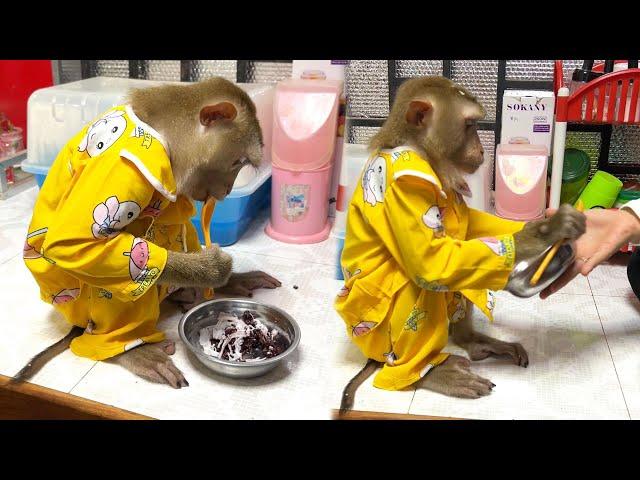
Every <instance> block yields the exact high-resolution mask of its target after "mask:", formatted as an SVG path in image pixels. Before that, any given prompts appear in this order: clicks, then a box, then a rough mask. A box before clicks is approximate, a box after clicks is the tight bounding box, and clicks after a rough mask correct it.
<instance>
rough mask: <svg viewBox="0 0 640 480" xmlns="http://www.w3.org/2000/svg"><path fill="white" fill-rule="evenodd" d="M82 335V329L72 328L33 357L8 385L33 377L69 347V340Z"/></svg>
mask: <svg viewBox="0 0 640 480" xmlns="http://www.w3.org/2000/svg"><path fill="white" fill-rule="evenodd" d="M83 333H84V329H82V328H80V327H77V326H74V327H73V328H72V329H71V331H70V332H69V333H67V335H66V336H65V337H64V338H63V339H61V340H58V341H57V342H56V343H54V344H53V345H51V346H50V347H47V348H45V349H44V350H43V351H41V352H40V353H38V354H37V355H36V356H35V357H33V358H32V359H31V360H29V362H28V363H27V364H26V365H25V366H24V367H23V368H22V370H20V371H19V372H18V373H16V374H15V375H14V376H13V377H12V378H11V380H9V383H10V384H12V383H19V382H25V381H27V380H29V379H30V378H31V377H33V376H34V375H35V374H36V373H38V372H39V371H40V369H41V368H42V367H44V366H45V365H46V364H47V363H48V362H49V361H50V360H51V359H52V358H54V357H55V356H57V355H59V354H61V353H62V352H64V351H65V350H66V349H67V348H69V345H70V344H71V340H73V339H74V338H76V337H79V336H80V335H82V334H83Z"/></svg>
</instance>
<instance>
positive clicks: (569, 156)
mask: <svg viewBox="0 0 640 480" xmlns="http://www.w3.org/2000/svg"><path fill="white" fill-rule="evenodd" d="M590 167H591V160H590V159H589V155H587V154H586V153H585V152H583V151H582V150H578V149H577V148H567V149H566V150H565V151H564V164H563V167H562V188H561V190H560V203H561V204H563V203H568V204H570V205H573V204H574V203H575V202H576V200H578V197H579V196H580V194H581V193H582V190H583V189H584V187H585V186H586V185H587V180H588V178H589V169H590ZM549 174H551V163H550V164H549Z"/></svg>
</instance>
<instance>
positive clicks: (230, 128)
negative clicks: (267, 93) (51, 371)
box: [13, 77, 281, 388]
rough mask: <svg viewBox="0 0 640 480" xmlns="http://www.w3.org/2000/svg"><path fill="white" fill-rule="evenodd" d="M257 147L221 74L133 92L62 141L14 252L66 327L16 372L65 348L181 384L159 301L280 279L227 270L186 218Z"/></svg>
mask: <svg viewBox="0 0 640 480" xmlns="http://www.w3.org/2000/svg"><path fill="white" fill-rule="evenodd" d="M263 147H264V143H263V141H262V130H261V128H260V124H259V122H258V118H257V111H256V107H255V104H254V103H253V101H252V100H251V98H250V97H249V95H248V94H247V93H246V92H245V91H244V90H242V89H241V88H239V87H238V86H237V85H234V84H233V83H231V82H229V81H227V80H225V79H223V78H220V77H213V78H210V79H208V80H205V81H202V82H198V83H193V84H184V85H174V84H168V85H160V86H157V87H150V88H143V89H134V90H132V91H131V92H130V93H129V95H128V99H127V104H126V105H123V106H117V107H113V108H111V109H109V110H108V111H106V112H104V113H103V114H101V115H100V116H99V117H98V118H96V119H94V120H93V121H92V122H91V123H90V124H89V125H87V126H85V127H84V128H83V129H82V130H81V131H80V132H78V134H77V135H75V136H74V137H73V138H72V139H70V140H69V142H68V143H67V144H66V145H65V146H64V147H63V149H62V151H60V153H59V154H58V156H57V157H56V159H55V160H54V162H53V164H52V165H51V168H50V170H49V173H48V175H47V178H46V180H45V182H44V184H43V186H42V188H41V189H40V194H39V195H38V198H37V200H36V204H35V207H34V210H33V217H32V220H31V223H30V225H29V229H28V234H27V239H26V242H25V245H24V254H23V257H24V261H25V263H26V265H27V267H28V268H29V270H30V271H31V273H32V274H33V276H34V278H35V280H36V281H37V283H38V285H39V287H40V296H41V298H42V299H43V300H44V301H46V302H49V303H51V304H53V306H54V307H55V308H56V309H57V310H58V311H60V312H61V313H62V314H63V315H64V317H65V318H66V320H67V321H68V322H70V323H72V324H73V325H74V327H73V328H72V329H71V331H70V332H69V334H67V335H66V336H65V337H64V338H63V339H62V340H60V341H58V342H56V343H55V344H53V345H52V346H50V347H49V348H47V349H46V350H43V351H42V352H40V353H38V354H37V355H36V356H35V357H33V358H32V359H31V361H29V362H28V363H27V365H26V366H25V367H24V368H23V369H21V370H20V371H19V372H18V373H17V374H16V375H14V376H13V381H14V382H19V381H24V380H28V379H29V378H31V377H32V376H33V375H34V374H35V373H36V372H37V371H39V369H40V368H42V367H43V366H44V365H45V364H46V363H47V362H48V361H49V360H50V359H51V358H53V357H54V356H55V355H57V354H59V353H60V352H62V351H64V350H65V349H66V348H67V347H70V348H71V350H72V351H73V352H74V353H76V354H77V355H80V356H83V357H88V358H91V359H94V360H102V359H106V358H113V359H114V362H115V363H118V364H120V365H121V366H123V367H124V368H126V369H128V370H130V371H131V372H133V373H134V374H136V375H139V376H141V377H143V378H145V379H147V380H151V381H154V382H161V383H167V384H169V385H171V386H172V387H174V388H182V387H185V386H188V382H187V381H186V379H185V378H184V375H183V374H182V372H180V370H179V369H178V368H177V367H176V366H175V364H174V363H173V361H172V360H171V358H170V355H172V354H173V353H174V352H175V350H176V349H175V343H174V342H172V341H169V340H163V339H164V334H163V333H162V332H161V331H160V330H158V328H157V326H156V322H157V320H158V316H159V309H160V302H161V301H162V299H164V298H165V297H167V296H168V295H169V294H171V295H172V297H173V299H174V300H176V301H180V302H182V303H194V302H196V301H198V300H199V299H200V298H199V297H200V295H198V292H202V289H204V288H215V289H216V291H217V292H218V293H223V294H231V295H241V296H251V295H252V291H253V290H255V289H258V288H277V287H279V286H280V285H281V283H280V282H279V281H278V280H277V279H275V278H273V277H271V276H270V275H268V274H266V273H265V272H260V271H254V272H243V273H237V272H234V271H233V268H232V267H233V260H232V258H231V256H230V255H229V254H227V253H225V252H224V251H222V250H221V249H220V247H219V246H218V245H215V244H214V245H212V246H211V247H210V248H206V249H202V248H201V245H200V242H199V241H198V237H197V235H196V231H195V229H194V227H193V226H192V224H191V222H190V219H191V217H192V216H193V215H194V213H195V206H194V201H202V202H204V201H206V200H207V199H210V198H215V199H216V200H219V201H221V200H223V199H224V198H225V197H226V196H227V195H228V194H229V193H230V192H231V190H232V188H233V185H234V182H235V181H236V178H237V176H238V173H239V172H240V171H241V170H242V169H243V168H244V167H246V166H251V167H253V168H257V167H258V166H259V165H260V163H261V161H262V149H263ZM180 289H184V290H183V293H182V294H177V293H176V294H174V293H173V292H174V291H176V290H180ZM176 295H180V296H178V297H176Z"/></svg>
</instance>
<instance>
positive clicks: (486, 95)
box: [451, 60, 498, 120]
mask: <svg viewBox="0 0 640 480" xmlns="http://www.w3.org/2000/svg"><path fill="white" fill-rule="evenodd" d="M451 73H452V80H453V81H454V82H457V83H459V84H460V85H462V86H463V87H465V88H467V89H469V91H471V93H473V94H474V95H475V96H476V97H478V100H479V101H480V103H482V105H483V106H484V108H485V109H486V111H487V120H495V118H496V98H497V89H498V61H497V60H454V61H453V62H451Z"/></svg>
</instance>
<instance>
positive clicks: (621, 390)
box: [593, 295, 631, 420]
mask: <svg viewBox="0 0 640 480" xmlns="http://www.w3.org/2000/svg"><path fill="white" fill-rule="evenodd" d="M593 304H594V305H595V307H596V313H597V314H598V320H599V321H600V328H601V329H602V334H603V335H604V341H605V342H606V344H607V349H608V350H609V356H610V357H611V363H612V364H613V371H614V372H616V379H617V380H618V386H619V387H620V393H621V394H622V400H623V401H624V406H625V408H626V409H627V415H628V417H629V420H631V412H630V411H629V405H628V404H627V398H626V397H625V395H624V388H622V382H621V381H620V375H618V369H617V368H616V361H615V360H614V359H613V353H612V352H611V347H610V346H609V340H608V339H607V332H606V331H605V329H604V325H603V323H602V317H600V310H598V302H596V298H595V295H594V296H593Z"/></svg>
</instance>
